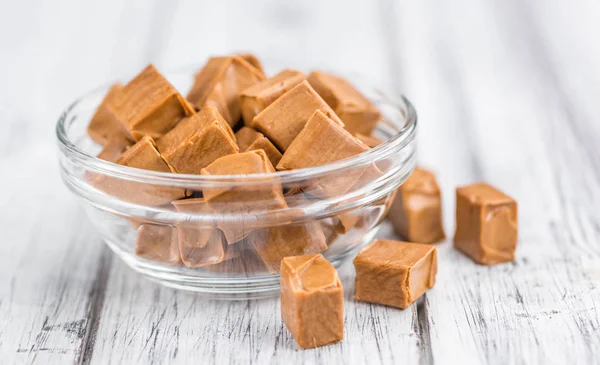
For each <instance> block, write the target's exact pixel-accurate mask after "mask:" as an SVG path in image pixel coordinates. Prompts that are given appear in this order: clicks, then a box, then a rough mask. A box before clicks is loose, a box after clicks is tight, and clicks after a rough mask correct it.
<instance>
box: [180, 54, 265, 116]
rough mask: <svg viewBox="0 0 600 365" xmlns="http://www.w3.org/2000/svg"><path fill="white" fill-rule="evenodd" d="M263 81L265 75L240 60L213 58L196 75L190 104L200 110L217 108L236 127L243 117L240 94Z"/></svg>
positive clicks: (189, 99) (232, 57) (234, 58)
mask: <svg viewBox="0 0 600 365" xmlns="http://www.w3.org/2000/svg"><path fill="white" fill-rule="evenodd" d="M263 79H264V75H263V73H262V72H261V71H259V70H257V69H256V68H255V67H254V66H252V65H251V64H249V63H248V62H247V61H246V60H244V59H243V58H241V57H238V56H226V57H212V58H210V59H209V60H208V62H207V63H206V65H205V66H204V68H202V70H200V72H198V74H197V75H196V78H195V81H194V85H193V86H192V88H191V89H190V92H189V93H188V95H187V100H188V101H189V102H190V103H192V104H194V105H196V106H197V107H198V108H200V109H202V108H203V107H204V106H206V105H212V106H214V107H215V108H217V109H218V110H219V112H220V113H221V115H223V118H225V120H226V121H227V122H228V123H229V125H231V126H234V125H235V124H236V123H237V122H238V120H239V119H240V117H241V109H240V105H239V100H238V94H239V93H240V92H241V91H242V90H244V89H247V88H248V87H250V86H252V85H254V84H256V83H257V82H259V81H261V80H263Z"/></svg>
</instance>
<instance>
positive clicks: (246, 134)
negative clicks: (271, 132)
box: [235, 127, 263, 152]
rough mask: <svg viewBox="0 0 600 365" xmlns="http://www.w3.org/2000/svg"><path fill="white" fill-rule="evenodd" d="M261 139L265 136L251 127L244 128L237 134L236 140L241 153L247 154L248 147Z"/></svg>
mask: <svg viewBox="0 0 600 365" xmlns="http://www.w3.org/2000/svg"><path fill="white" fill-rule="evenodd" d="M260 137H263V134H262V133H260V132H257V131H256V130H255V129H254V128H251V127H242V128H240V130H239V131H237V132H235V139H236V141H237V144H238V146H239V147H240V152H246V150H248V147H250V145H251V144H252V143H254V142H255V141H256V140H257V139H259V138H260Z"/></svg>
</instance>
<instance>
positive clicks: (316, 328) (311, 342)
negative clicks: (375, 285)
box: [280, 254, 344, 348]
mask: <svg viewBox="0 0 600 365" xmlns="http://www.w3.org/2000/svg"><path fill="white" fill-rule="evenodd" d="M280 283H281V289H280V290H281V317H282V319H283V321H284V323H285V325H286V326H287V328H288V330H289V331H290V332H291V333H292V335H293V336H294V339H295V340H296V342H297V343H298V346H300V347H301V348H314V347H318V346H323V345H327V344H330V343H334V342H337V341H341V340H343V338H344V300H343V299H344V292H343V288H342V283H341V282H340V279H339V276H338V274H337V271H336V270H335V268H334V267H333V266H332V265H331V264H330V263H329V262H328V261H327V260H325V258H324V257H323V256H322V255H320V254H319V255H304V256H295V257H286V258H284V259H283V260H282V261H281V278H280Z"/></svg>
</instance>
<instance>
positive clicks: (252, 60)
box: [238, 53, 265, 76]
mask: <svg viewBox="0 0 600 365" xmlns="http://www.w3.org/2000/svg"><path fill="white" fill-rule="evenodd" d="M238 56H240V57H241V58H242V59H243V60H244V61H246V62H248V63H249V64H251V65H252V66H254V68H255V69H257V70H258V71H260V73H261V74H262V75H263V76H264V74H265V69H264V67H263V65H262V63H261V62H260V60H259V59H258V57H256V55H254V54H252V53H240V54H238Z"/></svg>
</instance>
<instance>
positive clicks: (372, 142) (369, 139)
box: [354, 133, 383, 148]
mask: <svg viewBox="0 0 600 365" xmlns="http://www.w3.org/2000/svg"><path fill="white" fill-rule="evenodd" d="M354 137H356V139H358V140H359V141H361V142H362V143H364V144H366V145H367V146H369V147H371V148H375V147H377V146H379V145H380V144H382V143H383V142H381V140H380V139H379V138H375V137H373V136H367V135H364V134H361V133H356V134H354Z"/></svg>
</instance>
